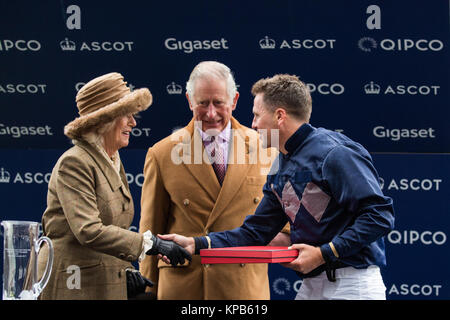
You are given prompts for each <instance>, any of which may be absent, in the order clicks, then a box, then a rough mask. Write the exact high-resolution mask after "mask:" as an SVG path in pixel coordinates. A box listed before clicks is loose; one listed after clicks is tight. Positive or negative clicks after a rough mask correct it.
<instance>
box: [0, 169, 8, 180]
mask: <svg viewBox="0 0 450 320" xmlns="http://www.w3.org/2000/svg"><path fill="white" fill-rule="evenodd" d="M10 178H11V176H10V174H9V172H8V171H5V169H3V168H1V169H0V183H9V179H10Z"/></svg>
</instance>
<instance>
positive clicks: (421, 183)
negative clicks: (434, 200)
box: [379, 177, 442, 191]
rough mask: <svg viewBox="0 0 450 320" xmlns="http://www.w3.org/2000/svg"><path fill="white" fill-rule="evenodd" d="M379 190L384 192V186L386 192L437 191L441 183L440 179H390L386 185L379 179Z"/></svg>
mask: <svg viewBox="0 0 450 320" xmlns="http://www.w3.org/2000/svg"><path fill="white" fill-rule="evenodd" d="M379 183H380V188H381V190H384V187H385V186H386V190H388V191H390V190H396V191H406V190H412V191H439V188H440V185H441V183H442V179H432V178H425V179H418V178H413V179H407V178H402V179H391V180H389V181H387V183H386V182H385V181H384V179H383V178H381V177H380V178H379Z"/></svg>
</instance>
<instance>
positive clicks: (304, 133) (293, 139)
mask: <svg viewBox="0 0 450 320" xmlns="http://www.w3.org/2000/svg"><path fill="white" fill-rule="evenodd" d="M313 130H314V128H313V127H312V126H311V125H310V124H309V123H304V124H302V125H301V126H300V128H298V129H297V131H295V132H294V134H293V135H292V136H290V137H289V139H287V141H286V143H285V144H284V148H285V149H286V151H287V152H288V155H290V154H292V153H293V152H294V151H295V150H296V149H297V148H298V147H299V146H300V145H301V144H302V143H303V141H305V140H306V138H307V137H308V135H309V134H310V133H311V132H312V131H313Z"/></svg>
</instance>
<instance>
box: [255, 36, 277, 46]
mask: <svg viewBox="0 0 450 320" xmlns="http://www.w3.org/2000/svg"><path fill="white" fill-rule="evenodd" d="M259 46H260V48H261V49H275V46H276V42H275V40H273V39H270V38H269V37H268V36H265V37H264V38H263V39H261V40H259Z"/></svg>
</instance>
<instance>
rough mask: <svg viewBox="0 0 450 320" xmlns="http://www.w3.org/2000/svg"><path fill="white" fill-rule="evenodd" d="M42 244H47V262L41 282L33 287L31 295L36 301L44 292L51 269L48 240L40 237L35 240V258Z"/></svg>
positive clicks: (51, 260) (50, 247) (51, 249)
mask: <svg viewBox="0 0 450 320" xmlns="http://www.w3.org/2000/svg"><path fill="white" fill-rule="evenodd" d="M42 242H47V245H48V260H47V265H46V267H45V271H44V274H43V275H42V278H41V280H40V281H39V282H38V283H36V284H35V285H34V286H33V294H34V296H35V298H36V299H37V297H39V295H40V294H41V292H42V290H44V288H45V286H46V285H47V282H48V280H49V279H50V274H51V272H52V267H53V243H52V240H50V238H48V237H45V236H42V237H40V238H39V239H38V240H37V242H36V251H37V252H36V256H37V255H38V253H39V251H40V250H41V244H42Z"/></svg>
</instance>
